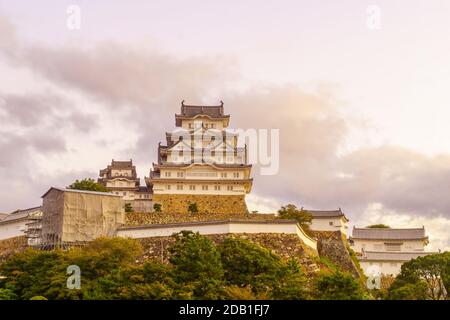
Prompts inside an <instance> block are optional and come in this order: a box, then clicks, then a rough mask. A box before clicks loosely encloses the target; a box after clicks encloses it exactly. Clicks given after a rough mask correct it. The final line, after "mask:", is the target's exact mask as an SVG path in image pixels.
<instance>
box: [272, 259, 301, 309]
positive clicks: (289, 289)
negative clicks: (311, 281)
mask: <svg viewBox="0 0 450 320" xmlns="http://www.w3.org/2000/svg"><path fill="white" fill-rule="evenodd" d="M307 286H308V281H307V278H306V277H305V275H304V273H303V270H302V268H301V266H300V264H299V263H298V261H297V260H296V259H295V258H290V259H289V260H288V261H287V263H286V264H285V265H284V266H283V267H282V270H281V272H280V274H279V277H278V279H277V281H276V283H275V286H274V288H273V290H272V293H271V297H272V298H273V299H277V300H304V299H308V298H309V292H308V288H307Z"/></svg>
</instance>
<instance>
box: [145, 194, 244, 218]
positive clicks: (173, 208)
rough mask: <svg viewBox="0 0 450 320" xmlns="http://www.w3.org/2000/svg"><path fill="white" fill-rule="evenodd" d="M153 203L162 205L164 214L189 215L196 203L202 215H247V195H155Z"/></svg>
mask: <svg viewBox="0 0 450 320" xmlns="http://www.w3.org/2000/svg"><path fill="white" fill-rule="evenodd" d="M153 203H159V204H161V205H162V211H163V212H174V213H187V212H189V211H188V207H189V204H190V203H196V204H197V208H198V211H199V212H200V213H218V214H223V213H247V212H248V209H247V204H246V203H245V195H236V196H234V195H200V194H199V195H197V194H195V195H194V194H154V195H153Z"/></svg>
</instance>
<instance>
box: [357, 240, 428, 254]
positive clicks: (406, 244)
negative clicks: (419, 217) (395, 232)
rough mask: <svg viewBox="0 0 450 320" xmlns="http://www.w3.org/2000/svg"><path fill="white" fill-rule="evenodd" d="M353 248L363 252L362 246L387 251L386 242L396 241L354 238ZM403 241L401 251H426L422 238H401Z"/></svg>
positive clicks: (366, 248) (372, 249)
mask: <svg viewBox="0 0 450 320" xmlns="http://www.w3.org/2000/svg"><path fill="white" fill-rule="evenodd" d="M353 242H354V244H353V245H352V249H353V250H354V251H355V252H362V248H364V250H365V251H386V245H385V244H384V243H385V242H395V241H389V240H365V239H362V240H360V239H354V240H353ZM399 242H403V244H402V245H401V247H400V251H424V250H425V245H424V243H423V241H421V240H400V241H399Z"/></svg>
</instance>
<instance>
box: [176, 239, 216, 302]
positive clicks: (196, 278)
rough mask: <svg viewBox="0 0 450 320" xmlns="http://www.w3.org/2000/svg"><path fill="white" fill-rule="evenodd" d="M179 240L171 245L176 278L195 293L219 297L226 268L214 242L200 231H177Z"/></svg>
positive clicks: (198, 295) (195, 295)
mask: <svg viewBox="0 0 450 320" xmlns="http://www.w3.org/2000/svg"><path fill="white" fill-rule="evenodd" d="M173 237H175V239H176V242H175V243H174V244H173V245H172V246H171V247H169V249H168V250H169V252H170V253H171V257H170V259H169V260H170V262H171V263H172V264H173V279H174V281H175V282H176V283H178V284H179V285H180V286H181V287H183V288H186V287H188V288H191V290H192V293H193V296H194V297H196V298H200V299H216V298H217V297H218V296H219V295H220V294H221V293H222V292H221V291H222V289H223V285H224V284H223V275H224V272H223V268H222V263H221V261H220V254H219V252H218V251H217V249H216V247H215V245H214V243H213V242H212V241H211V240H209V239H208V238H206V237H204V236H202V235H200V234H199V233H198V232H197V233H193V232H190V231H182V232H180V233H177V234H174V235H173Z"/></svg>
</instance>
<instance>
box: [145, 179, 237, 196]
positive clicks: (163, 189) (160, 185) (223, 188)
mask: <svg viewBox="0 0 450 320" xmlns="http://www.w3.org/2000/svg"><path fill="white" fill-rule="evenodd" d="M168 185H170V190H169V189H168V187H167V186H168ZM189 185H195V190H191V189H189ZM205 185H207V186H208V190H203V188H202V186H205ZM214 186H215V184H213V183H210V184H208V183H189V182H183V190H178V189H177V183H175V182H173V183H170V182H155V183H154V185H153V193H154V194H211V195H214V194H215V195H244V194H246V192H245V187H244V185H243V184H230V183H228V184H227V183H224V182H221V183H220V190H214ZM227 186H233V190H228V188H227Z"/></svg>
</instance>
